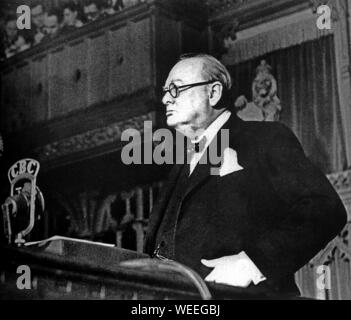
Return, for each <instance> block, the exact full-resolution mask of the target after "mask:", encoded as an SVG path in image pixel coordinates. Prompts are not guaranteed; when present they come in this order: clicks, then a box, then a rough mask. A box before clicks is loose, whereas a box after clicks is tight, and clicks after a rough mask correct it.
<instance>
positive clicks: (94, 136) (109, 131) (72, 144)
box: [36, 112, 153, 161]
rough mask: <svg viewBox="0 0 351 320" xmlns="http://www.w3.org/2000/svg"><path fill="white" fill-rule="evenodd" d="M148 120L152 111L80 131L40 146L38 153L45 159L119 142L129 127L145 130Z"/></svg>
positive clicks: (39, 157) (39, 156)
mask: <svg viewBox="0 0 351 320" xmlns="http://www.w3.org/2000/svg"><path fill="white" fill-rule="evenodd" d="M148 120H149V121H151V120H153V113H152V112H150V113H147V114H144V115H140V116H135V117H133V118H130V119H127V120H123V121H119V122H116V123H113V124H111V125H109V126H107V127H103V128H98V129H94V130H91V131H87V132H84V133H80V134H77V135H74V136H72V137H69V138H67V139H63V140H60V141H55V142H53V143H50V144H47V145H45V146H43V147H40V148H38V149H37V150H36V154H37V157H38V159H39V160H40V161H45V160H51V159H55V158H58V157H62V156H67V155H69V154H72V153H76V152H80V151H86V150H89V149H94V148H96V147H99V146H102V145H105V144H110V143H114V142H119V141H120V138H121V134H122V132H123V131H124V130H126V129H128V128H133V129H136V130H138V131H140V132H143V130H144V121H148Z"/></svg>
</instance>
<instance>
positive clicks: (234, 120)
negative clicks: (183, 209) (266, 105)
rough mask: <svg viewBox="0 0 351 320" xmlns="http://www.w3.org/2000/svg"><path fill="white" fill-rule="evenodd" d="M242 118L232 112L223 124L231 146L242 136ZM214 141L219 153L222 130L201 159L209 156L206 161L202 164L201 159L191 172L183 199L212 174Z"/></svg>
mask: <svg viewBox="0 0 351 320" xmlns="http://www.w3.org/2000/svg"><path fill="white" fill-rule="evenodd" d="M241 121H242V120H241V119H239V118H238V117H237V115H236V114H233V113H232V114H231V116H230V118H229V119H228V121H227V122H226V123H225V124H224V125H223V127H222V128H221V129H228V130H230V131H229V144H230V146H236V144H237V141H238V138H239V136H240V134H239V131H240V129H241ZM214 143H217V146H216V149H217V155H219V153H220V150H221V134H220V130H219V131H218V133H217V134H216V136H215V137H214V139H213V140H212V141H211V143H210V145H209V146H208V147H207V150H206V152H205V153H204V154H203V156H202V158H201V160H203V158H204V157H207V159H206V161H205V162H204V164H201V160H200V161H199V163H198V164H197V165H196V167H195V169H194V171H193V173H192V174H191V176H190V178H189V185H188V187H187V190H186V192H185V193H184V197H183V200H184V199H185V198H186V197H187V196H188V195H189V194H190V193H191V192H192V191H193V190H194V189H195V188H197V187H198V186H200V185H201V184H202V183H204V182H206V181H207V179H209V178H210V176H211V168H213V167H214V166H215V165H212V164H211V163H210V158H209V150H210V148H211V146H213V144H214Z"/></svg>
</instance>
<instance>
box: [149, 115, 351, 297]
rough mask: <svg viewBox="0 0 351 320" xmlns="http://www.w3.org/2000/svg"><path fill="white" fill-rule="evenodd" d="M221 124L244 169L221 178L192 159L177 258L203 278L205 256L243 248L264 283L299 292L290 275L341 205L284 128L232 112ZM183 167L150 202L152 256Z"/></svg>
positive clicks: (315, 247)
mask: <svg viewBox="0 0 351 320" xmlns="http://www.w3.org/2000/svg"><path fill="white" fill-rule="evenodd" d="M225 128H226V129H229V130H230V139H229V146H230V147H231V148H232V149H234V150H236V152H237V155H238V163H239V164H240V165H241V166H242V167H243V168H244V169H243V170H240V171H236V172H233V173H230V174H228V175H225V176H222V177H221V176H215V175H211V174H210V165H209V164H207V165H206V164H198V165H197V167H196V168H195V170H194V172H193V173H192V175H191V179H189V184H188V186H187V190H186V192H185V195H184V197H183V200H182V203H181V204H180V206H179V210H180V211H179V218H178V220H179V221H180V226H181V227H180V228H179V229H178V230H177V233H176V240H175V255H176V257H175V258H176V260H177V261H179V262H181V263H183V264H185V265H187V266H189V267H191V268H193V269H194V270H195V271H197V272H198V273H199V274H200V275H201V276H202V277H205V276H206V275H207V274H208V273H210V272H211V270H212V269H211V268H207V267H205V266H204V265H202V264H201V262H200V260H201V259H202V258H205V259H214V258H219V257H222V256H226V255H233V254H237V253H239V252H240V251H242V250H243V251H245V252H246V254H247V255H248V256H249V257H250V258H251V260H252V261H253V262H254V263H255V264H256V266H257V267H258V268H259V269H260V271H261V272H262V273H263V275H264V276H265V277H266V278H267V280H266V281H264V282H262V283H261V284H260V285H261V286H266V287H267V289H268V290H277V291H279V292H283V291H285V292H294V293H298V291H297V288H296V286H295V282H294V273H295V272H296V271H297V270H298V269H299V268H301V267H302V266H303V265H305V264H306V263H307V262H308V261H309V260H310V259H311V258H312V257H313V256H315V255H316V254H317V253H318V252H319V251H320V250H321V249H323V247H325V246H326V245H327V244H328V242H329V241H330V240H332V239H333V238H334V237H335V236H336V235H337V234H338V232H340V231H341V229H342V228H343V226H344V225H345V224H346V218H347V215H346V211H345V208H344V206H343V204H342V203H341V200H340V198H339V196H338V195H337V193H336V192H335V191H334V189H333V187H332V186H331V185H330V183H329V181H328V180H327V178H326V177H325V176H324V174H323V173H322V172H320V171H319V170H318V169H317V168H316V167H315V166H313V165H312V164H311V162H310V161H309V160H308V159H307V158H306V156H305V154H304V152H303V150H302V148H301V145H300V143H299V142H298V140H297V139H296V137H295V136H294V134H293V133H292V132H291V131H290V130H289V129H288V128H287V127H286V126H284V125H283V124H280V123H275V122H274V123H272V122H269V123H268V122H244V121H242V120H240V119H239V118H238V117H237V116H235V115H231V117H230V119H229V120H228V122H227V123H226V124H225V125H224V127H223V129H225ZM180 168H181V165H174V167H173V169H172V170H171V172H170V176H169V179H168V181H167V182H166V185H165V188H164V189H163V190H162V191H161V192H163V193H162V194H160V196H159V199H158V201H157V203H156V204H155V206H154V208H153V212H152V214H151V218H150V223H149V228H148V234H147V240H146V244H145V251H146V252H147V253H149V254H152V252H153V250H154V247H155V245H156V244H155V237H156V234H157V230H158V228H159V226H160V223H161V221H162V219H163V215H164V212H165V208H166V205H167V202H168V199H169V197H170V194H171V190H172V185H173V184H174V182H175V180H176V178H177V176H178V175H179V172H180Z"/></svg>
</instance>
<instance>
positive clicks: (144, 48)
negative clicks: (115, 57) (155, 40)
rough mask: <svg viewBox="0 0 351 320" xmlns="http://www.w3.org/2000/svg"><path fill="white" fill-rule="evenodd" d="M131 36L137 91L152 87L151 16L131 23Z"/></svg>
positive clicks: (133, 84) (131, 53)
mask: <svg viewBox="0 0 351 320" xmlns="http://www.w3.org/2000/svg"><path fill="white" fill-rule="evenodd" d="M130 36H131V37H130V44H131V47H130V56H131V59H132V63H131V67H132V75H131V80H132V91H137V90H139V89H142V88H146V87H149V86H151V85H152V62H151V18H150V16H147V17H144V18H143V19H141V20H137V21H133V22H131V23H130Z"/></svg>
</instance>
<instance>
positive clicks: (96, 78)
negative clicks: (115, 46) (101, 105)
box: [87, 33, 109, 106]
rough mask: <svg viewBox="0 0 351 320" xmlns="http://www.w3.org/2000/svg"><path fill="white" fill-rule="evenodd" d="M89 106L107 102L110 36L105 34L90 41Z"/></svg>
mask: <svg viewBox="0 0 351 320" xmlns="http://www.w3.org/2000/svg"><path fill="white" fill-rule="evenodd" d="M88 43H89V55H88V65H87V67H88V90H87V92H88V105H89V106H90V105H93V104H95V103H98V102H101V101H106V100H107V99H108V86H107V85H106V78H107V75H108V72H109V53H108V46H109V43H108V34H107V33H103V34H101V35H99V36H97V37H94V38H90V39H88Z"/></svg>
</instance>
